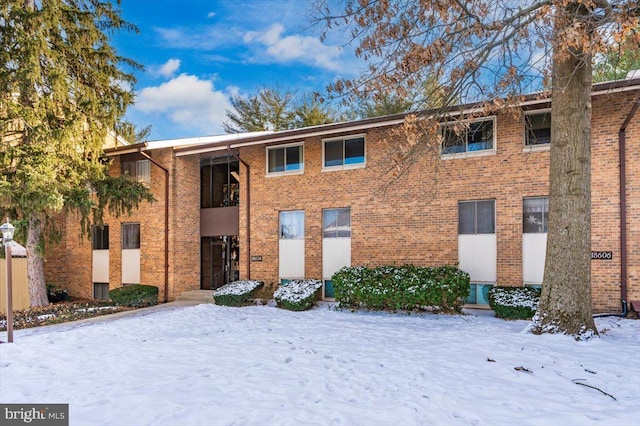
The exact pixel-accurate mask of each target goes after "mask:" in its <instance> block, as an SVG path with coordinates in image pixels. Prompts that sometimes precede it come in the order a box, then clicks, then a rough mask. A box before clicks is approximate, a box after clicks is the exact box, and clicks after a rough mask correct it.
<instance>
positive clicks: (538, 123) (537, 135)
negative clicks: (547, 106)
mask: <svg viewBox="0 0 640 426" xmlns="http://www.w3.org/2000/svg"><path fill="white" fill-rule="evenodd" d="M524 125H525V141H524V144H525V145H526V146H535V145H546V144H550V143H551V112H550V111H545V112H541V113H531V114H525V116H524Z"/></svg>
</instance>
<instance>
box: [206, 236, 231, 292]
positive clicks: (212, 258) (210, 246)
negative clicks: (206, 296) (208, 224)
mask: <svg viewBox="0 0 640 426" xmlns="http://www.w3.org/2000/svg"><path fill="white" fill-rule="evenodd" d="M227 240H228V239H227V238H223V237H203V238H202V241H201V250H200V252H201V253H202V259H201V265H202V266H201V269H202V270H201V275H200V288H201V289H202V290H215V289H217V288H219V287H222V286H223V285H225V284H227V283H228V282H229V278H228V262H227V259H228V256H229V254H228V247H227V246H228V242H227Z"/></svg>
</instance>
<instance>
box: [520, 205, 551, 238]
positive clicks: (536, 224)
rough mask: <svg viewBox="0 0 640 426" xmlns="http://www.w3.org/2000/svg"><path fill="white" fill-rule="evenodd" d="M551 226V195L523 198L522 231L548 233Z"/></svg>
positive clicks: (526, 232)
mask: <svg viewBox="0 0 640 426" xmlns="http://www.w3.org/2000/svg"><path fill="white" fill-rule="evenodd" d="M548 227H549V197H531V198H524V199H523V200H522V232H523V233H525V234H541V233H546V232H547V229H548Z"/></svg>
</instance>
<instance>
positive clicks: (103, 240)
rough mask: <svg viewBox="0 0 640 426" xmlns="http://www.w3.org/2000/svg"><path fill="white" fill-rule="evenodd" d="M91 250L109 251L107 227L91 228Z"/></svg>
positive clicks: (94, 226)
mask: <svg viewBox="0 0 640 426" xmlns="http://www.w3.org/2000/svg"><path fill="white" fill-rule="evenodd" d="M91 249H92V250H109V225H103V226H96V225H93V226H91Z"/></svg>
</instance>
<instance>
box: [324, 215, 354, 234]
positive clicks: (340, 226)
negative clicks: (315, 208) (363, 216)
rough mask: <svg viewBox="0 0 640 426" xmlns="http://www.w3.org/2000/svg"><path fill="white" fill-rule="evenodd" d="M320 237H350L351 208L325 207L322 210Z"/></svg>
mask: <svg viewBox="0 0 640 426" xmlns="http://www.w3.org/2000/svg"><path fill="white" fill-rule="evenodd" d="M322 237H323V238H347V237H351V209H326V210H323V211H322Z"/></svg>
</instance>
